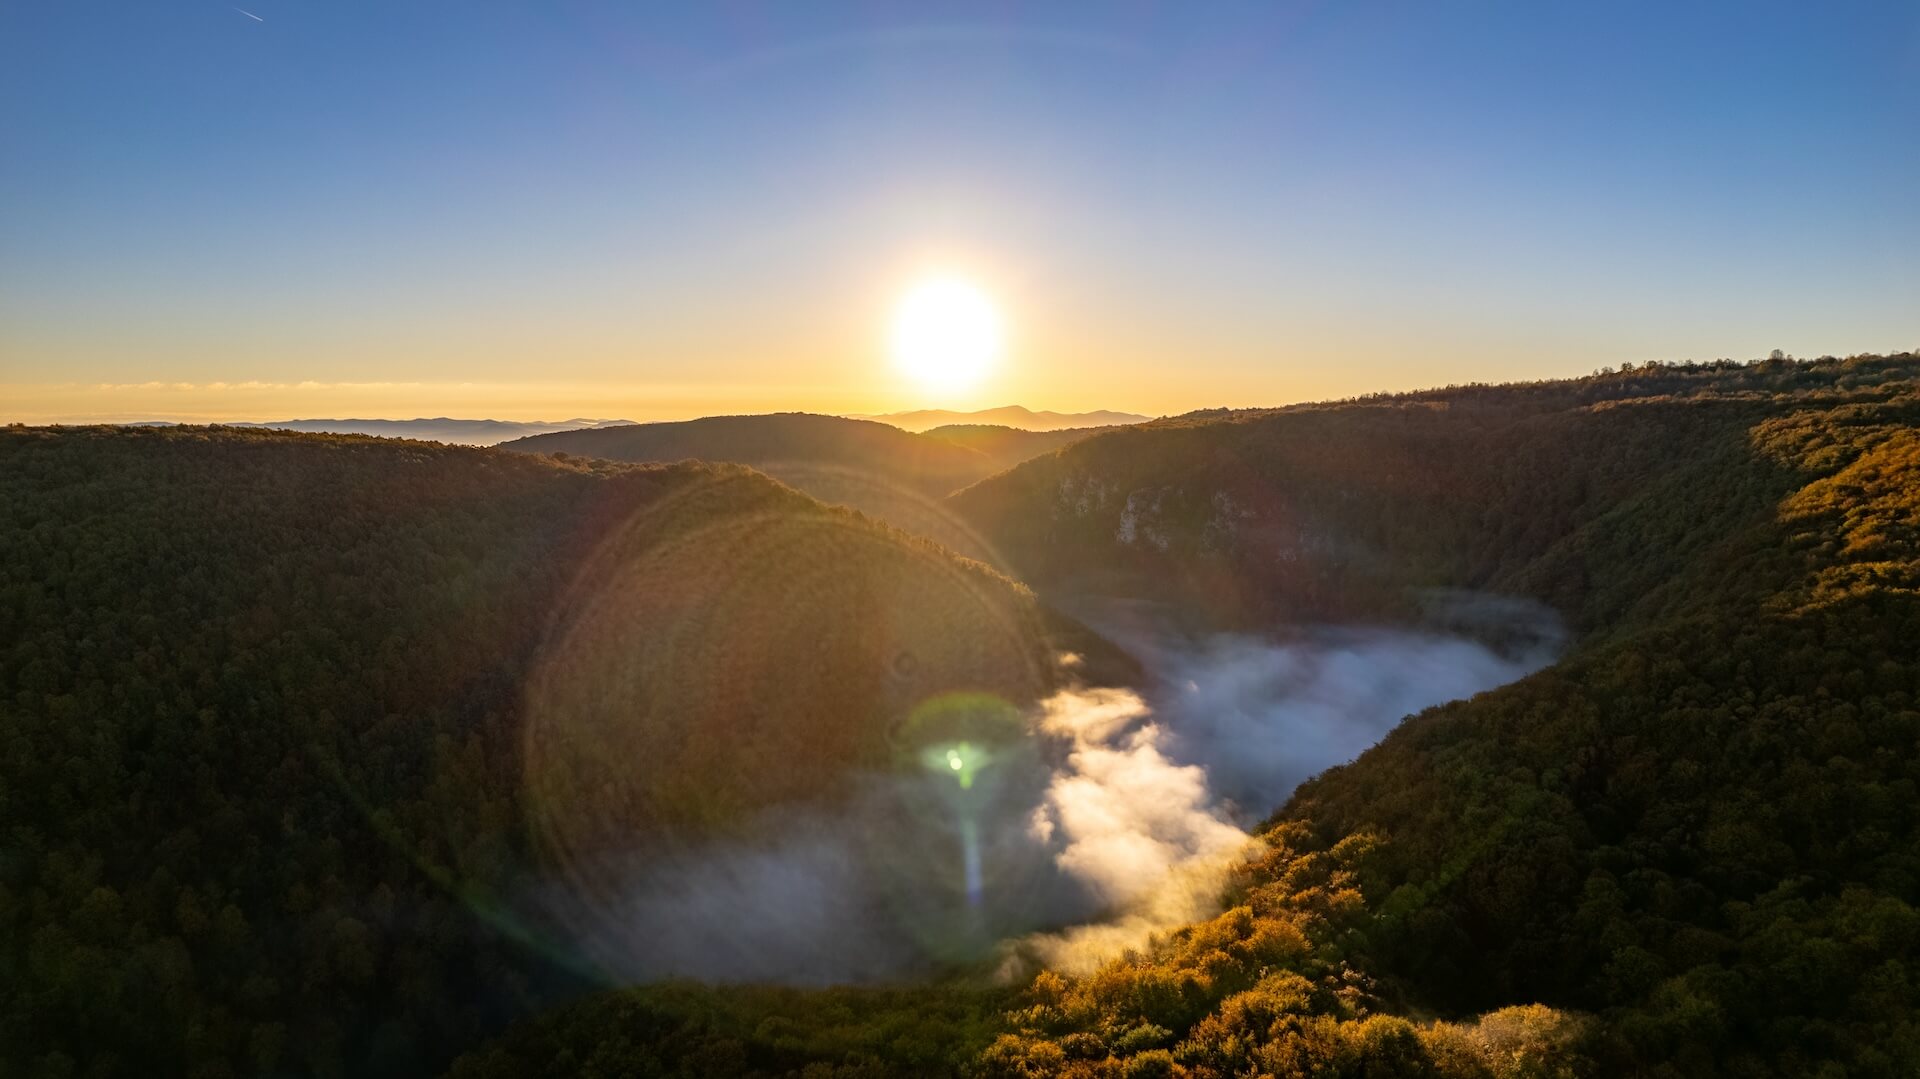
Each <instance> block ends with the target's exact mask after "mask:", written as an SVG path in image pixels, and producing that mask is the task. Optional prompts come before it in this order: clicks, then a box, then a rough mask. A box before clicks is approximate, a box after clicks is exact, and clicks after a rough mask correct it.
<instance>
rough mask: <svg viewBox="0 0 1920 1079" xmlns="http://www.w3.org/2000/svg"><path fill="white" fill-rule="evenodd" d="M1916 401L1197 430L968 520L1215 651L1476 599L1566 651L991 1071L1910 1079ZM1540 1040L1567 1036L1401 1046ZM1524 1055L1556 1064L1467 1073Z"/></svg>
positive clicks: (1919, 820) (1887, 388)
mask: <svg viewBox="0 0 1920 1079" xmlns="http://www.w3.org/2000/svg"><path fill="white" fill-rule="evenodd" d="M1917 377H1920V364H1916V360H1915V358H1914V357H1911V356H1899V357H1891V358H1884V359H1882V358H1871V357H1869V358H1859V359H1854V360H1847V361H1821V362H1816V363H1810V364H1795V363H1791V362H1780V361H1776V362H1772V363H1765V364H1760V365H1756V366H1751V367H1736V368H1722V369H1712V368H1709V369H1691V370H1690V369H1686V368H1673V367H1660V366H1656V367H1651V368H1645V369H1639V370H1634V371H1627V372H1622V373H1618V374H1610V375H1603V376H1597V377H1595V378H1591V379H1584V380H1579V381H1576V382H1571V383H1547V384H1540V385H1536V386H1517V387H1482V388H1467V389H1463V390H1455V391H1446V392H1437V393H1432V394H1421V395H1413V396H1411V397H1408V398H1391V399H1383V400H1376V401H1364V402H1355V403H1351V404H1348V405H1342V406H1326V407H1321V408H1306V409H1297V410H1289V411H1285V412H1280V413H1257V414H1250V415H1247V414H1243V415H1228V416H1222V417H1217V418H1212V417H1193V418H1190V419H1188V420H1185V421H1181V422H1175V423H1168V424H1161V425H1154V426H1152V427H1147V428H1141V429H1133V430H1128V431H1124V432H1120V433H1118V434H1116V435H1114V436H1111V437H1105V438H1102V439H1099V440H1095V441H1093V442H1089V443H1084V444H1082V445H1080V446H1077V447H1073V448H1070V449H1069V450H1068V451H1066V452H1065V453H1064V454H1062V455H1061V456H1059V457H1057V458H1049V459H1044V460H1041V461H1037V462H1034V463H1033V464H1030V465H1028V466H1026V467H1024V468H1022V469H1020V470H1017V471H1016V472H1014V473H1012V474H1011V475H1008V476H1004V477H1001V478H999V479H997V480H995V481H993V482H992V483H989V484H983V485H981V486H980V487H977V488H974V489H972V490H970V491H968V492H966V493H965V494H963V495H962V496H960V498H959V501H961V502H962V503H964V504H965V505H967V506H968V507H969V508H970V509H971V510H972V511H973V512H974V513H975V514H976V515H977V517H976V519H977V520H979V521H980V522H981V523H982V526H983V528H984V530H985V531H986V532H987V533H988V534H989V535H990V536H992V537H993V538H994V539H995V541H996V542H997V544H998V545H999V547H1000V549H1001V550H1002V551H1005V552H1008V554H1009V557H1010V558H1011V559H1013V560H1014V562H1015V564H1016V565H1018V566H1020V567H1021V568H1022V569H1023V570H1026V571H1028V572H1031V573H1033V574H1035V576H1036V579H1038V580H1040V581H1042V582H1046V581H1059V582H1071V584H1073V585H1075V586H1082V587H1085V586H1094V587H1123V588H1124V587H1135V588H1147V587H1150V584H1149V583H1150V582H1154V581H1169V582H1172V589H1171V592H1172V594H1174V595H1176V596H1178V597H1180V598H1182V599H1184V600H1185V601H1187V602H1188V603H1189V604H1190V605H1191V608H1192V609H1195V610H1196V611H1198V612H1199V613H1200V614H1201V615H1202V616H1204V617H1206V618H1209V619H1218V620H1223V621H1228V622H1233V623H1237V624H1247V623H1250V622H1251V623H1257V622H1259V621H1261V620H1263V619H1279V618H1284V617H1287V615H1288V613H1289V612H1294V611H1303V610H1304V611H1309V612H1312V613H1314V614H1316V615H1321V616H1325V615H1343V616H1348V617H1382V616H1387V615H1391V614H1392V613H1393V612H1395V611H1396V610H1405V609H1409V608H1411V607H1414V606H1417V604H1418V603H1419V601H1420V597H1421V596H1422V594H1423V591H1422V590H1424V589H1429V588H1473V589H1482V590H1490V591H1498V592H1507V593H1518V594H1523V595H1530V596H1533V597H1536V598H1539V599H1542V600H1545V601H1547V602H1549V603H1551V604H1553V605H1555V606H1557V607H1559V608H1560V609H1561V610H1563V611H1565V612H1566V613H1568V614H1569V615H1570V616H1572V617H1573V618H1574V619H1575V620H1576V623H1577V625H1578V626H1579V627H1580V628H1581V629H1582V630H1584V631H1585V637H1584V640H1583V643H1582V645H1581V646H1579V647H1576V649H1575V650H1574V652H1573V654H1572V655H1570V656H1569V657H1568V658H1567V659H1566V660H1564V661H1563V662H1562V663H1560V664H1558V665H1556V666H1555V667H1554V668H1552V669H1550V670H1548V671H1546V672H1543V673H1541V674H1539V675H1536V676H1534V677H1532V678H1530V679H1527V680H1524V681H1522V682H1520V683H1518V684H1516V685H1513V686H1509V687H1507V688H1505V689H1501V690H1497V691H1494V692H1492V693H1487V694H1483V695H1481V696H1480V697H1477V698H1475V699H1473V700H1471V701H1466V702H1459V703H1456V704H1452V705H1447V706H1443V707H1441V708H1438V709H1434V710H1432V711H1430V712H1428V713H1426V714H1423V715H1421V716H1418V717H1415V718H1414V719H1412V720H1410V721H1408V722H1407V723H1406V724H1404V725H1403V726H1402V727H1401V728H1400V729H1399V730H1397V731H1396V732H1395V733H1394V734H1393V735H1391V736H1390V737H1389V738H1388V739H1387V740H1386V741H1385V742H1384V743H1383V744H1382V745H1381V746H1379V747H1378V748H1376V749H1374V750H1373V751H1371V752H1369V753H1367V754H1366V755H1364V756H1362V757H1361V758H1360V759H1359V760H1358V761H1356V762H1355V763H1353V764H1351V765H1348V766H1346V767H1342V768H1337V769H1334V770H1333V771H1331V772H1330V773H1328V774H1327V775H1325V776H1323V777H1321V778H1320V779H1319V780H1317V781H1315V782H1312V783H1309V784H1308V785H1307V786H1306V787H1304V788H1302V789H1301V790H1300V791H1299V792H1298V793H1297V794H1296V795H1295V796H1294V798H1293V799H1292V801H1291V802H1290V803H1289V804H1288V805H1287V806H1286V807H1285V808H1284V809H1282V810H1281V811H1280V812H1278V813H1277V814H1276V816H1275V818H1274V820H1273V822H1272V824H1271V825H1270V829H1269V831H1268V832H1267V839H1268V841H1269V843H1270V845H1271V852H1270V853H1269V855H1268V856H1267V858H1266V859H1265V861H1263V862H1261V863H1259V864H1257V865H1255V866H1253V867H1251V868H1250V869H1249V871H1248V872H1247V874H1246V876H1245V879H1244V880H1243V881H1242V882H1241V883H1240V885H1239V886H1238V887H1237V889H1236V890H1235V893H1234V895H1233V897H1232V902H1233V903H1234V907H1233V909H1232V910H1230V911H1229V912H1228V913H1227V914H1226V915H1224V916H1223V917H1222V918H1220V919H1218V920H1216V921H1215V922H1212V923H1209V924H1207V925H1203V926H1198V927H1195V928H1194V929H1192V930H1191V931H1189V932H1187V933H1184V934H1182V935H1181V936H1180V937H1179V938H1177V939H1175V940H1173V941H1170V942H1168V943H1167V944H1166V945H1165V946H1164V947H1161V948H1159V949H1156V950H1155V951H1154V952H1153V953H1152V954H1150V955H1147V956H1142V957H1139V958H1137V959H1135V960H1131V961H1128V962H1123V963H1120V964H1118V965H1116V966H1115V967H1114V968H1112V969H1110V970H1109V971H1107V972H1106V973H1104V974H1103V975H1101V976H1099V977H1097V978H1094V979H1090V980H1088V981H1086V982H1083V983H1063V982H1059V981H1057V980H1053V981H1050V980H1047V979H1042V982H1041V983H1040V984H1039V985H1037V986H1036V987H1035V989H1034V990H1033V992H1032V1000H1031V1006H1030V1007H1029V1008H1028V1009H1027V1010H1025V1011H1016V1012H1013V1013H1010V1019H1009V1021H1010V1024H1011V1025H1012V1026H1014V1027H1015V1028H1016V1032H1015V1033H1012V1034H1009V1035H1008V1036H1006V1037H1005V1038H1004V1039H1003V1040H1002V1041H1001V1042H999V1043H998V1044H996V1046H995V1047H994V1049H993V1050H992V1052H991V1053H990V1054H989V1058H988V1059H989V1060H990V1061H992V1062H994V1067H995V1068H996V1069H999V1070H1008V1071H1021V1070H1026V1071H1030V1072H1041V1073H1054V1072H1059V1073H1073V1072H1075V1071H1079V1072H1085V1073H1089V1074H1092V1073H1102V1072H1104V1071H1106V1070H1109V1069H1111V1070H1114V1071H1115V1072H1116V1073H1117V1072H1119V1071H1121V1070H1126V1071H1127V1073H1128V1074H1133V1073H1135V1072H1138V1073H1142V1074H1152V1073H1154V1071H1155V1069H1158V1070H1160V1071H1162V1072H1164V1071H1169V1070H1171V1071H1180V1070H1189V1071H1191V1072H1192V1073H1193V1074H1197V1075H1230V1074H1249V1073H1252V1072H1262V1073H1270V1074H1275V1075H1289V1074H1303V1075H1304V1074H1367V1075H1372V1074H1376V1071H1375V1070H1374V1069H1379V1068H1382V1067H1385V1068H1386V1069H1387V1070H1385V1071H1381V1072H1379V1073H1380V1074H1425V1073H1428V1072H1431V1071H1434V1070H1436V1069H1437V1070H1438V1071H1439V1072H1440V1073H1444V1074H1463V1075H1464V1074H1489V1073H1491V1074H1496V1075H1504V1074H1528V1075H1533V1074H1581V1073H1585V1074H1651V1075H1676V1076H1677V1075H1745V1076H1755V1075H1779V1076H1790V1075H1808V1074H1816V1073H1819V1074H1833V1075H1839V1074H1850V1075H1886V1076H1894V1075H1909V1074H1913V1073H1914V1072H1915V1071H1916V1070H1920V1022H1917V1021H1916V1006H1917V1005H1920V982H1916V981H1915V975H1914V974H1913V973H1912V971H1913V969H1914V964H1915V961H1916V958H1920V955H1917V954H1916V949H1917V948H1920V911H1916V909H1915V906H1914V905H1915V903H1916V902H1920V831H1917V830H1916V829H1917V828H1920V811H1917V810H1916V802H1915V798H1916V795H1920V764H1917V763H1916V761H1920V757H1917V756H1916V750H1917V749H1920V652H1916V650H1915V643H1914V642H1915V641H1920V512H1917V511H1920V435H1916V421H1920V393H1916V384H1915V380H1916V378H1917ZM1274 941H1281V942H1292V943H1283V944H1280V945H1276V944H1274V943H1272V942H1274ZM1536 1002H1538V1003H1544V1004H1546V1005H1549V1006H1551V1007H1552V1008H1554V1009H1560V1011H1553V1012H1548V1011H1540V1012H1536V1013H1512V1014H1508V1013H1496V1014H1495V1016H1494V1017H1493V1018H1492V1019H1489V1020H1481V1021H1480V1022H1479V1024H1478V1026H1477V1027H1474V1028H1472V1029H1467V1028H1452V1027H1447V1026H1445V1025H1442V1026H1438V1027H1434V1026H1423V1025H1422V1024H1421V1022H1420V1020H1419V1018H1418V1017H1421V1016H1429V1015H1435V1014H1438V1015H1439V1016H1442V1017H1445V1018H1458V1019H1463V1020H1469V1021H1470V1020H1472V1018H1473V1017H1474V1016H1475V1015H1478V1014H1481V1013H1488V1012H1494V1011H1495V1010H1496V1009H1499V1008H1502V1007H1512V1006H1521V1005H1532V1004H1534V1003H1536ZM1582 1015H1585V1016H1591V1017H1592V1018H1591V1019H1581V1018H1578V1017H1579V1016H1582ZM1392 1016H1399V1017H1404V1018H1383V1017H1392ZM1408 1020H1412V1022H1409V1021H1408ZM1490 1022H1491V1023H1493V1025H1494V1027H1496V1028H1498V1030H1496V1031H1495V1032H1494V1033H1489V1029H1488V1024H1489V1023H1490ZM1147 1027H1151V1028H1152V1030H1153V1031H1155V1033H1154V1034H1153V1035H1152V1036H1147V1035H1141V1034H1138V1033H1137V1032H1138V1031H1140V1030H1142V1029H1145V1028H1147ZM1501 1031H1504V1033H1501ZM1523 1031H1524V1032H1527V1036H1528V1037H1529V1038H1531V1039H1532V1042H1531V1044H1532V1048H1530V1049H1528V1050H1526V1052H1525V1053H1522V1054H1520V1056H1519V1057H1516V1058H1515V1059H1516V1060H1518V1059H1520V1058H1521V1057H1526V1058H1527V1059H1532V1060H1534V1061H1535V1064H1529V1065H1526V1066H1518V1065H1515V1064H1508V1065H1502V1064H1500V1063H1499V1062H1497V1061H1495V1062H1492V1063H1487V1062H1485V1061H1483V1062H1481V1063H1478V1064H1476V1063H1474V1061H1473V1060H1471V1059H1467V1058H1464V1057H1462V1056H1461V1047H1462V1046H1468V1047H1471V1046H1474V1045H1479V1046H1481V1047H1482V1048H1485V1047H1486V1046H1488V1045H1493V1044H1495V1043H1496V1042H1498V1040H1499V1039H1500V1038H1510V1037H1516V1036H1518V1034H1519V1032H1523ZM1089 1036H1091V1039H1092V1040H1088V1039H1089ZM1489 1039H1492V1041H1490V1040H1489ZM1156 1054H1164V1055H1156ZM1529 1054H1531V1056H1529ZM1076 1058H1079V1062H1078V1063H1075V1059H1076ZM1123 1061H1124V1063H1125V1065H1126V1067H1125V1069H1122V1068H1121V1064H1122V1062H1123ZM1536 1065H1537V1066H1536ZM1823 1069H1824V1070H1823Z"/></svg>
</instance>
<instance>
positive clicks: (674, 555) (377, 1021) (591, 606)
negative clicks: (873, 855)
mask: <svg viewBox="0 0 1920 1079" xmlns="http://www.w3.org/2000/svg"><path fill="white" fill-rule="evenodd" d="M0 535H4V537H5V542H4V545H3V546H0V610H3V611H5V612H6V614H5V637H4V640H3V641H0V686H3V687H4V693H0V836H4V839H0V844H3V845H0V972H3V973H0V1072H4V1073H6V1074H9V1075H39V1074H48V1075H54V1074H69V1073H73V1074H86V1075H114V1074H128V1073H132V1072H135V1071H138V1072H139V1073H140V1074H162V1075H167V1074H178V1075H184V1074H189V1073H192V1074H195V1075H223V1074H232V1075H240V1074H249V1075H250V1074H268V1073H294V1074H318V1075H339V1074H409V1075H411V1074H419V1073H421V1072H422V1071H423V1070H430V1069H432V1068H433V1067H434V1066H435V1065H436V1064H437V1063H439V1062H441V1061H444V1060H445V1059H446V1057H447V1056H448V1055H449V1054H450V1053H451V1052H452V1051H454V1050H455V1049H457V1048H459V1047H461V1046H464V1045H468V1044H471V1043H472V1042H474V1041H475V1040H476V1039H477V1038H479V1037H480V1036H481V1035H482V1034H484V1033H485V1032H486V1031H487V1030H489V1029H491V1028H492V1027H493V1026H495V1025H496V1024H497V1023H498V1022H499V1021H500V1020H501V1019H502V1018H504V1017H506V1016H508V1015H511V1014H517V1013H519V1012H522V1011H523V1010H525V1008H526V1007H527V1006H528V1004H529V1002H532V1001H537V1000H539V999H543V997H544V996H545V994H546V991H547V989H548V988H550V987H551V984H552V983H553V981H554V976H553V971H554V970H555V969H556V966H557V967H568V966H570V965H571V964H572V963H573V960H572V959H570V958H569V957H568V956H566V955H565V954H564V952H565V945H566V941H565V940H564V939H563V938H560V937H556V936H555V935H554V934H552V933H551V932H549V930H550V929H551V927H548V926H544V925H541V924H538V922H537V919H536V918H534V916H533V915H532V914H529V913H527V912H525V911H521V910H517V909H516V908H515V907H514V905H513V901H514V899H515V898H516V897H517V896H519V895H520V894H522V892H521V890H520V887H519V886H520V885H523V884H526V883H527V882H529V881H533V880H537V879H540V878H542V877H543V876H544V875H545V874H546V873H547V872H548V871H549V870H551V869H552V868H553V863H554V861H555V860H556V859H561V860H564V861H566V862H568V863H573V862H576V861H578V860H581V859H584V858H587V857H591V856H592V855H593V854H595V853H596V852H599V851H602V850H604V849H606V848H607V847H608V846H609V845H613V844H619V843H622V842H631V841H633V839H634V837H656V836H670V835H672V834H706V833H709V832H711V831H713V830H716V829H725V828H729V827H733V826H735V825H736V824H737V823H738V822H740V821H743V820H745V819H747V818H748V816H749V815H750V814H751V813H752V812H753V811H754V810H755V809H756V808H758V807H761V806H766V805H769V804H784V803H786V802H789V801H792V800H796V799H815V798H824V797H831V796H833V794H834V793H836V792H837V790H838V786H839V784H838V782H837V781H838V780H839V779H841V778H842V777H843V776H844V775H845V773H846V771H847V770H848V769H850V768H855V767H868V766H877V767H884V766H886V765H887V764H888V763H889V762H890V761H891V760H892V756H893V754H894V753H895V747H894V746H892V745H891V743H890V738H889V731H890V730H891V729H892V728H893V727H894V726H895V725H896V724H897V723H898V722H899V721H900V720H901V718H902V717H903V716H904V715H905V713H906V711H907V710H908V709H910V708H911V707H912V706H913V705H914V704H915V703H917V702H919V701H921V700H924V699H926V698H928V697H933V696H939V695H941V694H943V693H946V692H950V691H973V692H987V693H992V694H995V695H997V696H1000V697H1003V698H1005V699H1007V700H1010V701H1020V700H1030V699H1031V698H1032V697H1033V696H1034V695H1036V694H1038V693H1040V692H1043V691H1044V689H1045V687H1046V685H1047V684H1048V683H1049V681H1050V679H1051V672H1050V669H1049V667H1048V664H1049V662H1050V657H1049V655H1048V652H1047V647H1046V645H1045V644H1044V642H1042V640H1041V639H1040V635H1039V630H1038V628H1037V619H1038V615H1037V613H1036V612H1035V610H1034V608H1033V605H1032V603H1031V597H1030V596H1029V595H1028V594H1027V593H1026V592H1025V591H1024V590H1023V589H1021V588H1019V587H1018V586H1016V585H1014V584H1012V583H1011V582H1009V581H1007V580H1006V579H1004V578H1001V577H999V576H997V575H995V574H993V573H991V572H989V571H987V570H985V569H984V567H981V566H979V565H977V564H970V563H965V562H961V561H958V560H956V559H954V558H952V557H951V556H950V555H948V554H946V553H945V552H944V551H941V550H939V549H937V548H934V547H932V546H931V545H928V544H925V543H923V542H921V541H917V540H913V539H911V538H908V537H906V536H903V535H901V534H899V533H895V532H891V531H889V530H886V529H884V528H882V527H880V526H876V525H874V524H872V523H870V522H867V521H865V520H862V519H860V518H859V517H857V516H856V515H853V514H850V513H847V512H846V511H843V510H837V509H832V508H829V507H825V506H822V505H821V504H819V503H817V502H815V501H813V500H811V499H809V498H807V497H805V496H803V495H800V494H796V493H794V492H792V491H790V490H787V489H784V488H782V487H780V486H779V485H777V484H774V483H771V482H769V481H767V480H766V479H765V478H764V477H761V476H758V475H755V474H753V473H751V472H749V471H747V470H745V469H740V468H736V467H727V466H720V467H710V466H703V465H687V466H673V467H636V466H627V465H613V464H607V463H603V462H596V463H589V464H580V463H563V462H555V461H553V460H549V459H543V458H537V457H533V456H527V455H517V454H506V453H500V452H497V451H487V450H472V449H461V448H451V447H442V446H437V445H430V444H424V443H412V442H399V441H391V440H379V439H369V438H360V437H348V436H323V435H295V434H283V433H266V432H241V431H235V430H228V429H205V428H167V429H100V428H79V429H53V430H48V429H31V428H17V427H16V428H7V429H5V430H0ZM541 950H546V951H549V952H551V953H553V958H554V960H555V964H554V965H548V964H546V963H544V962H542V961H540V960H538V959H536V958H535V956H536V953H537V952H538V951H541Z"/></svg>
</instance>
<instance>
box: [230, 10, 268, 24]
mask: <svg viewBox="0 0 1920 1079" xmlns="http://www.w3.org/2000/svg"><path fill="white" fill-rule="evenodd" d="M233 10H235V11H237V12H239V13H240V14H242V15H245V16H246V17H247V18H249V19H252V20H253V21H254V22H266V21H267V20H265V19H263V18H261V17H260V16H258V15H255V14H254V13H253V12H251V11H248V10H247V9H246V8H243V7H237V8H234V9H233Z"/></svg>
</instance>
